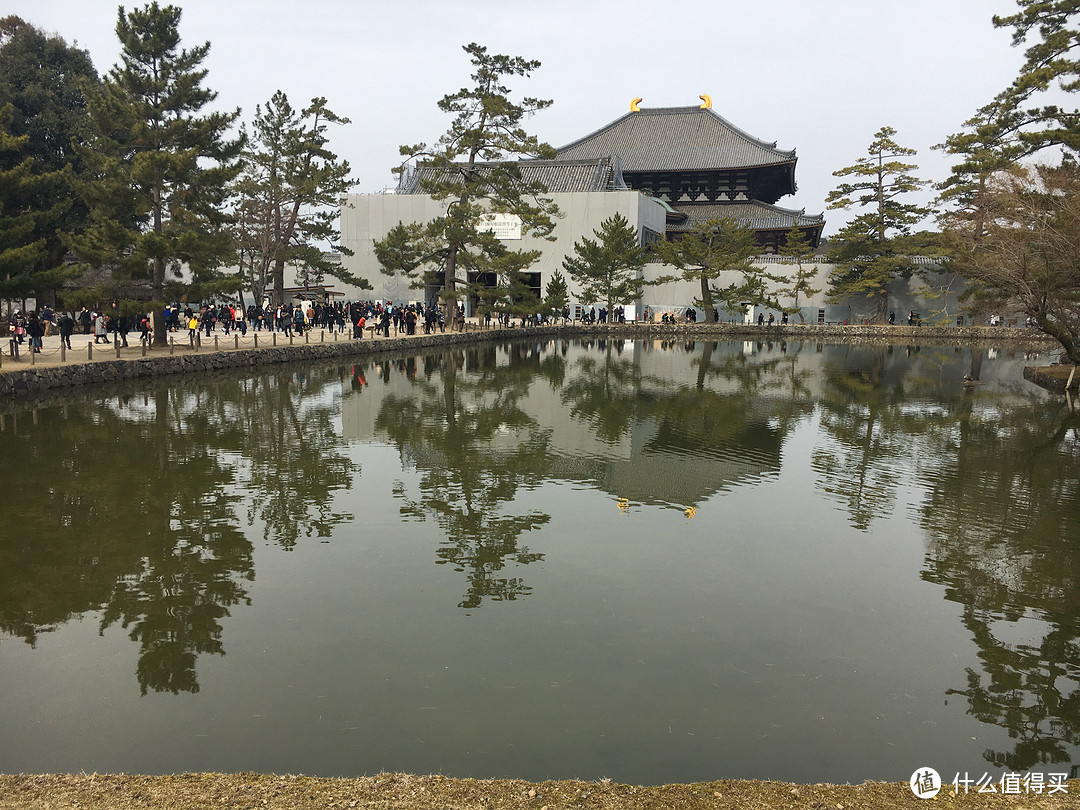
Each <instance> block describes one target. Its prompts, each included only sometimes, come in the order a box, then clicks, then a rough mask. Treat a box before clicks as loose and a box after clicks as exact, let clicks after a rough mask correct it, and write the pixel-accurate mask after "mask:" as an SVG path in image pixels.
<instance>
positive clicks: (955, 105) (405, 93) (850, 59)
mask: <svg viewBox="0 0 1080 810" xmlns="http://www.w3.org/2000/svg"><path fill="white" fill-rule="evenodd" d="M163 4H164V3H163ZM176 4H177V5H180V6H181V7H182V8H183V9H184V13H183V17H182V18H181V22H180V34H181V37H182V42H183V43H184V44H185V45H187V46H191V45H195V44H199V43H202V42H205V41H209V42H210V43H211V50H210V55H209V57H208V59H207V61H206V62H205V67H206V68H207V69H208V70H209V75H208V77H207V80H206V86H207V87H209V88H210V89H212V90H216V91H217V92H218V94H219V96H218V102H217V103H218V105H219V106H221V107H223V108H235V107H240V108H242V111H243V113H242V115H243V117H244V119H245V120H249V119H250V117H251V114H252V113H253V112H254V109H255V105H256V104H258V103H262V102H265V101H266V100H267V99H269V98H270V96H271V95H273V93H274V92H275V91H276V90H278V89H281V90H284V91H285V93H286V94H287V95H288V96H289V100H290V101H291V102H292V103H293V105H294V106H295V107H298V108H299V107H302V106H303V105H304V104H305V102H307V101H308V100H310V99H311V98H312V97H314V96H325V97H326V98H327V99H328V100H329V105H330V108H331V109H333V110H334V111H336V112H337V113H339V114H340V115H344V116H347V117H349V118H350V119H352V123H351V124H349V125H348V126H345V127H341V128H340V129H336V130H334V131H333V132H332V133H331V148H333V149H334V150H335V151H336V152H337V153H338V154H339V155H341V156H342V157H343V158H345V159H347V160H348V161H349V163H350V164H351V165H352V168H353V174H354V177H355V178H356V179H358V180H359V184H358V186H357V187H356V190H357V191H360V192H371V191H378V190H380V189H382V188H384V187H386V186H391V185H393V182H394V181H393V178H392V176H391V174H390V169H391V167H393V166H394V165H396V164H397V163H398V161H399V156H398V146H399V145H401V144H404V143H417V142H421V141H426V142H431V141H434V140H435V139H436V138H438V136H439V135H441V134H442V133H443V132H444V131H445V130H446V127H447V124H448V119H447V118H446V117H445V116H444V115H443V114H442V113H440V112H439V110H438V108H437V107H436V102H437V101H438V99H439V98H441V97H442V96H443V95H445V94H447V93H450V92H454V91H456V90H457V89H459V88H460V87H463V86H465V85H466V84H467V83H468V75H469V67H470V66H469V63H468V61H467V57H466V55H465V53H464V52H463V51H462V50H461V46H462V45H464V44H466V43H468V42H472V41H476V42H479V43H480V44H482V45H485V46H486V47H487V48H488V51H489V52H491V53H505V54H510V55H514V56H523V57H526V58H528V59H537V60H539V61H540V62H541V63H542V66H541V68H540V69H539V71H537V72H536V73H535V74H534V75H533V77H532V78H531V79H528V80H517V81H516V82H515V83H514V85H513V86H514V90H515V93H516V94H517V97H520V95H521V94H526V95H530V96H535V97H539V98H550V99H552V100H553V101H554V104H553V105H552V106H551V107H550V108H549V109H547V110H545V111H544V112H541V113H539V114H537V115H536V116H535V117H533V118H532V119H531V120H530V121H529V122H528V124H527V126H528V128H529V129H530V131H532V132H534V133H535V134H536V135H538V136H539V137H540V138H541V139H543V140H546V141H547V142H549V143H550V144H552V145H553V146H556V147H558V146H562V145H564V144H567V143H569V142H570V141H573V140H575V139H577V138H578V137H581V136H582V135H586V134H588V133H590V132H592V131H593V130H595V129H598V128H599V127H601V126H603V125H605V124H607V123H608V122H610V121H612V120H614V119H615V118H618V117H619V116H621V115H623V113H625V112H626V111H627V110H628V109H629V103H630V100H631V99H632V98H634V97H636V96H641V97H642V98H643V101H642V102H641V106H642V107H667V106H686V105H697V104H700V101H699V100H698V95H699V94H702V93H708V94H710V95H711V96H712V98H713V108H714V109H715V111H716V112H718V113H719V114H720V115H722V116H724V117H725V118H727V119H728V120H729V121H731V122H732V123H733V124H735V125H736V126H739V127H741V128H742V129H744V130H745V131H747V132H748V133H750V134H751V135H753V136H755V137H757V138H760V139H762V140H766V141H770V142H771V141H776V142H777V145H778V146H779V147H780V148H782V149H795V150H797V155H798V158H799V162H798V164H797V166H796V174H795V177H796V181H797V182H798V186H799V191H798V193H797V194H796V195H794V196H793V197H786V198H784V199H782V200H780V202H779V204H780V205H782V206H785V207H788V208H805V209H806V211H807V212H808V213H812V214H813V213H819V212H822V211H824V210H825V196H826V195H827V194H828V192H829V191H830V190H832V189H833V188H834V187H835V185H836V183H837V178H834V177H833V176H832V172H833V171H835V170H836V169H839V168H841V167H843V166H847V165H850V164H851V163H853V162H854V161H855V159H856V158H858V157H860V156H862V155H864V154H866V149H867V147H868V146H869V144H870V141H871V140H872V139H873V135H874V133H875V132H876V131H877V130H878V129H879V128H880V127H881V126H883V125H889V126H891V127H893V128H894V129H896V130H897V136H896V139H897V141H898V142H899V143H900V144H902V145H904V146H909V147H911V148H914V149H916V150H918V155H916V156H915V157H914V158H913V159H912V162H914V163H917V164H918V165H919V166H920V170H919V171H918V172H917V175H918V176H920V177H923V178H925V179H929V180H933V181H938V180H941V179H943V178H944V177H945V176H946V175H947V173H948V167H949V163H950V162H949V160H948V157H947V156H944V155H942V154H941V153H940V152H936V151H935V152H931V151H930V147H931V146H932V145H933V144H936V143H940V142H941V141H942V140H944V139H945V137H946V136H948V135H949V134H951V133H953V132H955V131H957V130H958V129H959V128H960V125H961V124H962V123H963V121H964V120H966V119H967V118H969V117H970V116H971V115H972V114H973V113H974V112H975V110H976V109H977V108H978V107H980V106H981V105H983V104H985V103H986V102H988V101H990V100H991V99H992V98H993V96H994V95H995V94H997V93H998V92H999V91H1000V90H1002V89H1003V88H1004V87H1005V86H1006V85H1007V84H1008V83H1009V82H1010V81H1011V80H1012V78H1013V77H1014V76H1015V75H1016V72H1017V70H1018V68H1019V66H1020V64H1021V62H1022V56H1023V55H1022V51H1021V50H1020V49H1016V48H1012V47H1011V46H1010V44H1009V43H1010V32H1009V31H1007V30H1004V29H1002V30H999V29H995V28H994V27H993V25H992V24H991V22H990V18H991V16H992V15H993V14H995V13H996V14H1010V13H1012V12H1013V11H1014V10H1015V8H1016V6H1015V3H1014V2H1013V0H904V2H893V0H817V2H805V0H801V1H796V0H771V1H770V2H763V1H762V0H713V1H712V2H705V1H704V0H680V2H678V3H672V2H668V1H667V0H655V1H654V2H650V3H646V2H640V0H623V1H622V2H614V1H613V0H600V1H599V2H592V1H591V0H576V1H572V0H545V2H542V3H541V2H526V1H525V0H520V1H515V0H501V2H496V1H495V0H461V1H460V2H455V1H454V0H442V1H441V2H433V1H432V0H413V2H410V3H403V2H398V3H394V2H386V1H385V0H379V2H371V1H370V0H352V2H347V0H308V2H297V0H262V1H261V2H259V1H257V0H180V2H178V3H176ZM136 5H140V4H132V3H129V4H128V5H127V7H128V8H133V7H135V6H136ZM4 13H6V14H17V15H19V16H20V17H22V18H23V19H25V20H27V21H28V22H31V23H33V24H34V25H36V26H38V27H39V28H42V29H44V30H46V31H49V32H55V33H57V34H59V35H60V36H62V37H64V39H66V40H67V41H68V42H69V43H70V42H76V43H78V45H79V46H80V47H83V48H85V49H87V50H88V51H89V52H90V55H91V57H92V58H93V60H94V64H95V66H96V67H97V69H98V71H99V72H101V73H105V72H106V71H108V69H109V68H111V67H112V66H113V65H114V64H115V63H116V61H117V59H118V55H119V44H118V42H117V39H116V35H115V26H116V13H117V4H116V3H113V2H106V1H105V0H8V2H7V4H6V9H5V12H4ZM825 213H826V222H827V224H826V229H825V234H826V236H829V235H831V234H833V233H834V232H835V230H836V228H837V227H838V226H839V225H841V224H842V223H843V222H844V221H846V219H847V218H848V217H849V216H850V215H848V214H845V213H844V212H841V211H835V212H828V211H826V212H825Z"/></svg>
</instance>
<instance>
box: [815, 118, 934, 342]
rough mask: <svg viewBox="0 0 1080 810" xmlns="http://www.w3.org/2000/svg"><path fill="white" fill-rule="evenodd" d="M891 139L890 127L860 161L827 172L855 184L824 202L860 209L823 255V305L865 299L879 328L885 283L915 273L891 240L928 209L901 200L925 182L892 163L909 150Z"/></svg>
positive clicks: (906, 231)
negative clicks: (829, 265) (827, 268)
mask: <svg viewBox="0 0 1080 810" xmlns="http://www.w3.org/2000/svg"><path fill="white" fill-rule="evenodd" d="M895 134H896V130H894V129H893V128H892V127H882V128H881V129H880V130H878V131H877V133H875V135H874V140H873V142H872V143H871V144H870V147H869V149H868V150H867V155H866V156H865V157H860V158H858V159H857V160H856V161H855V163H854V164H853V165H851V166H846V167H844V168H843V169H838V170H837V171H835V172H833V176H835V177H848V176H853V177H854V178H855V181H854V182H851V183H841V184H840V185H839V186H837V187H836V189H834V190H833V191H831V192H830V193H829V196H828V197H827V198H826V199H827V201H828V203H829V208H830V209H836V208H842V209H845V210H848V209H851V208H860V209H864V213H861V214H859V215H857V216H856V217H855V218H854V219H853V220H852V221H851V222H849V223H848V224H847V225H845V226H844V227H843V228H841V229H840V231H839V233H838V234H837V236H836V239H835V240H834V247H833V249H832V250H831V251H830V252H829V258H830V259H831V260H832V261H833V262H834V264H835V268H834V269H833V271H832V272H831V273H830V274H829V300H830V301H833V302H836V301H842V300H846V299H848V298H853V297H859V296H862V297H865V298H868V299H870V300H871V301H873V303H874V318H875V320H876V321H878V322H880V323H884V322H885V319H886V316H887V313H888V309H889V282H890V281H891V280H892V279H894V278H896V277H898V276H901V275H906V274H910V273H911V272H912V271H913V270H914V269H915V265H914V263H913V262H912V261H911V259H910V257H908V256H906V255H904V254H902V253H898V252H897V251H896V250H895V247H896V245H895V240H896V238H897V237H900V236H905V235H907V234H909V233H910V232H911V227H912V226H913V225H915V224H917V223H919V222H920V221H921V220H922V219H924V218H925V217H926V216H927V215H929V213H930V209H929V208H926V207H924V206H919V205H915V204H914V203H909V202H905V197H906V195H909V194H912V193H914V192H917V191H919V190H920V189H922V188H923V187H924V186H926V185H927V183H926V181H925V180H920V179H918V178H917V177H915V176H913V175H912V174H911V172H912V171H913V170H915V169H917V168H918V166H916V165H915V164H913V163H905V162H903V161H901V160H898V158H902V157H906V156H908V155H914V154H915V150H913V149H908V148H906V147H903V146H899V145H898V144H897V143H896V142H895V141H894V140H893V136H894V135H895Z"/></svg>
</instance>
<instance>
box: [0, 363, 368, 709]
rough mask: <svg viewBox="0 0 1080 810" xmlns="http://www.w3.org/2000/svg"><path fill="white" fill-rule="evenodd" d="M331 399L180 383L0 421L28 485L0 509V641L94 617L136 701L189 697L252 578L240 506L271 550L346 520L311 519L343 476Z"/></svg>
mask: <svg viewBox="0 0 1080 810" xmlns="http://www.w3.org/2000/svg"><path fill="white" fill-rule="evenodd" d="M339 388H340V376H339V374H338V373H337V372H336V371H334V370H333V369H327V370H325V371H322V372H311V371H308V370H305V372H304V373H303V374H295V375H293V374H289V373H285V372H281V371H278V372H276V373H275V374H273V375H265V376H261V377H260V376H257V377H253V378H249V379H234V378H231V377H227V378H221V379H217V378H214V379H211V380H206V379H202V378H197V377H193V378H186V379H185V381H184V385H183V387H182V388H181V387H179V386H178V387H175V388H173V387H171V386H170V385H169V384H167V383H162V384H157V385H155V386H154V387H153V388H152V389H151V390H149V391H148V392H147V393H145V394H142V395H140V396H125V395H121V396H120V397H119V399H117V398H115V397H112V398H110V399H109V400H104V401H92V400H89V399H80V398H78V397H72V399H71V401H70V402H69V403H68V404H66V405H65V406H64V407H63V409H61V408H42V409H40V410H38V411H36V412H34V415H33V417H31V415H30V414H28V413H20V414H16V415H14V416H8V417H5V429H4V430H2V431H0V453H3V456H4V457H5V458H9V459H18V460H19V461H20V463H21V464H22V465H23V468H24V469H27V470H32V471H33V474H32V475H26V476H23V475H13V476H10V477H9V480H7V481H6V484H5V486H6V492H5V497H4V498H2V499H0V525H3V526H5V527H7V528H9V529H11V530H10V531H6V530H5V531H4V532H0V630H3V631H5V632H8V633H11V634H13V635H16V636H18V637H20V638H23V639H25V640H26V641H27V642H28V643H31V644H33V643H35V642H36V640H37V638H38V635H39V634H40V633H42V632H45V631H48V630H50V629H52V628H54V627H56V626H57V625H59V624H61V623H62V622H65V621H67V620H68V619H70V618H72V617H74V616H77V615H80V614H82V613H85V612H88V611H96V610H100V611H102V618H101V628H102V630H104V629H105V628H106V627H108V626H110V625H111V624H113V623H120V624H121V625H122V626H123V627H125V628H127V629H128V631H129V632H130V635H131V638H132V639H133V640H135V641H138V642H139V644H140V650H141V652H140V656H139V664H138V680H139V685H140V687H141V689H142V691H143V692H144V693H145V692H147V691H150V690H154V691H169V692H173V693H177V692H180V691H197V690H198V681H197V679H196V675H195V664H196V659H197V656H198V655H199V654H201V653H218V654H222V653H223V652H224V647H223V644H222V640H221V632H222V629H221V624H220V622H221V620H222V618H223V617H225V616H226V615H228V610H229V608H230V607H231V606H233V605H235V604H238V603H241V602H244V601H246V600H247V592H246V586H245V585H244V581H245V580H248V579H251V578H253V577H254V572H253V570H252V558H251V554H252V549H251V543H250V542H249V541H248V539H247V537H246V536H245V535H244V533H243V532H242V531H241V530H240V528H239V520H238V518H237V515H236V508H237V503H238V501H239V499H240V497H241V495H242V494H243V493H244V492H245V491H246V492H247V493H249V494H250V497H251V500H252V502H253V504H255V505H254V506H252V508H251V509H252V514H251V515H249V519H251V520H253V519H254V518H255V517H258V518H260V519H262V520H263V521H264V522H265V532H266V535H267V537H272V538H273V539H274V540H276V541H277V542H278V543H280V544H281V545H283V546H285V547H290V546H291V545H292V544H294V543H295V542H296V538H297V537H298V536H299V535H300V534H301V533H302V532H305V533H307V534H311V533H312V532H314V531H318V532H319V533H320V534H321V535H322V534H329V532H330V528H331V527H332V525H334V524H335V523H337V522H340V521H342V520H346V519H348V517H349V516H348V515H339V514H336V513H333V512H330V511H329V508H328V506H327V504H328V503H329V501H330V498H331V495H332V492H333V490H334V489H337V488H341V487H348V486H350V484H351V478H352V475H353V474H354V472H355V470H354V465H352V463H351V462H349V461H348V460H347V459H345V458H343V457H341V456H340V455H339V454H338V453H336V452H335V451H334V444H335V438H334V437H335V436H336V430H335V429H334V427H333V424H332V418H333V414H334V413H335V412H336V405H335V404H334V403H333V402H332V401H331V400H329V399H328V397H327V396H326V392H327V391H332V390H337V389H339ZM31 419H33V420H34V421H36V422H38V423H39V424H38V425H37V427H36V428H35V429H34V430H33V433H32V436H33V440H32V441H31V440H30V436H31V433H30V431H28V430H26V429H23V428H22V427H21V425H22V424H23V423H24V422H26V421H30V420H31ZM41 423H44V424H41ZM46 470H50V471H52V473H51V475H52V476H55V477H57V478H62V479H63V480H62V482H60V481H58V482H57V485H56V486H55V488H54V489H48V490H42V489H41V488H40V487H41V482H42V481H43V480H48V478H49V475H48V474H45V473H44V472H43V471H46ZM9 496H10V497H9Z"/></svg>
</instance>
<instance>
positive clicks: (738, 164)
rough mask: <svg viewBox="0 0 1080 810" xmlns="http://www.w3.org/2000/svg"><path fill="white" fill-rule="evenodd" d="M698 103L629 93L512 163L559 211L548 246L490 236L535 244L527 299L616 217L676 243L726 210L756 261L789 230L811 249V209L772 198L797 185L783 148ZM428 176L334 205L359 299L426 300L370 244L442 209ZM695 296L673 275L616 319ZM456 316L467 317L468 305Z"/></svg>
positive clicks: (510, 235) (504, 235)
mask: <svg viewBox="0 0 1080 810" xmlns="http://www.w3.org/2000/svg"><path fill="white" fill-rule="evenodd" d="M701 99H702V100H703V102H704V103H702V104H700V105H694V106H691V107H662V108H641V107H640V106H639V102H640V99H635V100H634V101H633V102H631V105H630V112H628V113H627V114H626V115H623V116H622V117H621V118H618V119H616V120H615V121H613V122H611V123H610V124H607V125H606V126H604V127H601V128H600V129H598V130H596V131H595V132H593V133H591V134H589V135H586V136H584V137H582V138H580V139H578V140H576V141H574V142H572V143H570V144H567V145H566V146H564V147H562V148H561V149H559V150H558V152H557V156H556V158H555V159H554V160H547V161H545V160H525V161H521V163H520V167H521V171H522V175H523V177H524V178H525V179H527V180H540V181H542V182H543V184H544V185H545V186H546V187H547V189H548V194H546V195H545V196H547V197H550V198H552V199H553V200H554V201H555V203H556V204H557V205H558V206H559V208H560V209H561V211H562V212H563V216H562V218H560V219H559V220H557V222H556V227H555V231H554V234H553V236H554V241H547V240H542V239H537V238H534V237H531V236H529V235H528V234H522V232H521V229H520V227H518V228H517V229H516V230H515V228H514V227H513V222H512V221H511V222H506V223H501V224H502V226H503V227H502V228H501V229H500V230H498V231H496V233H497V235H498V236H499V238H500V239H503V240H505V241H507V242H508V246H511V247H513V248H515V249H523V250H532V249H538V250H540V251H541V253H542V255H541V258H540V259H539V260H538V261H537V262H536V264H534V265H533V266H532V268H531V286H532V288H533V290H534V291H535V292H536V293H537V294H538V295H542V293H543V290H544V287H545V285H546V284H547V281H548V279H549V278H550V277H551V275H552V274H553V273H554V272H556V271H557V270H560V269H561V267H562V262H563V259H564V258H565V257H566V256H568V255H571V254H572V253H573V251H574V244H575V242H579V241H581V240H582V239H583V238H595V235H594V231H596V230H598V229H599V228H600V224H601V223H602V222H603V221H604V220H605V219H607V218H609V217H611V216H612V215H614V214H616V213H620V214H622V215H623V216H624V217H625V218H626V219H627V220H628V221H629V222H630V223H631V224H632V225H634V227H635V228H636V229H637V232H638V235H639V238H640V240H641V243H642V244H649V243H652V242H656V241H658V240H660V239H664V238H667V239H671V238H678V235H679V234H680V233H681V232H685V231H688V230H690V229H692V228H693V227H694V225H695V223H697V222H701V221H705V220H708V219H713V218H720V217H730V218H733V219H735V220H736V221H738V222H739V223H741V224H745V225H749V226H750V227H752V228H753V229H754V231H755V232H756V235H757V241H758V243H759V244H760V246H761V252H762V255H763V257H764V258H763V260H764V259H767V258H768V255H769V254H774V253H776V252H777V249H778V247H779V246H780V245H782V244H783V242H784V239H785V235H786V234H787V232H788V231H790V230H791V229H792V228H793V227H798V228H800V229H801V230H803V231H804V232H805V234H806V235H807V237H808V240H809V242H810V244H811V245H813V246H815V247H816V246H817V245H818V243H819V241H820V239H821V231H822V228H823V227H824V224H825V223H824V218H823V217H822V215H820V214H817V215H807V214H806V213H805V211H803V210H790V209H787V208H782V207H780V206H778V205H776V203H777V201H778V200H780V199H782V198H783V197H786V196H788V195H791V194H794V193H795V190H796V185H795V163H796V157H795V152H794V150H792V151H785V150H782V149H778V148H777V147H776V144H775V143H767V142H765V141H761V140H758V139H757V138H754V137H752V136H751V135H749V134H747V133H746V132H744V131H742V130H741V129H739V128H738V127H736V126H735V125H733V124H731V123H730V122H729V121H727V120H726V119H725V118H723V117H722V116H720V115H718V114H717V113H716V112H714V111H713V109H712V102H711V100H710V99H709V97H708V96H701ZM428 171H430V169H428V168H425V167H424V166H423V165H421V166H420V167H418V168H416V169H415V170H414V171H412V172H410V173H406V174H403V175H402V177H401V179H400V182H399V185H398V188H397V189H396V191H395V192H394V193H386V194H366V195H365V194H353V195H349V196H348V197H347V199H346V201H345V204H344V205H343V206H342V212H341V234H342V244H343V245H345V246H346V247H348V248H350V249H351V250H352V251H353V254H354V255H352V256H347V257H346V258H345V263H346V266H347V267H348V269H349V270H350V271H351V272H353V273H354V274H356V275H359V276H362V277H364V278H366V279H368V281H369V282H371V283H372V285H373V286H374V287H375V289H374V291H372V292H365V293H363V295H364V297H371V298H374V299H378V300H392V301H403V300H415V299H427V300H429V301H430V300H433V299H434V297H435V296H436V295H437V290H435V289H432V290H428V291H426V293H421V292H420V291H417V290H410V289H409V287H408V284H409V282H408V280H407V279H404V278H397V277H388V276H386V275H383V274H382V273H381V272H380V269H379V265H378V262H377V260H376V259H375V255H374V252H373V249H372V248H373V244H374V242H375V241H376V240H379V239H382V238H383V237H384V236H385V235H386V234H387V232H388V231H389V230H390V228H392V227H394V226H395V225H397V224H398V223H399V222H406V223H408V222H424V221H427V220H430V219H432V218H434V217H436V216H439V215H440V214H442V213H443V212H445V210H446V202H444V201H437V200H433V199H432V198H431V197H429V196H428V195H426V194H425V193H423V191H422V188H421V181H422V180H423V178H424V177H425V176H426V175H425V173H426V172H428ZM511 219H512V218H511ZM519 224H520V223H519ZM668 270H670V268H668ZM654 272H655V273H657V275H662V274H663V266H662V265H658V264H657V265H650V269H648V270H646V275H652V274H653V273H654ZM473 280H475V279H470V281H473ZM481 281H488V280H487V279H482V280H481ZM490 281H494V280H493V279H492V280H490ZM567 281H568V283H569V284H570V295H571V300H572V301H573V303H574V305H575V307H576V304H577V301H576V295H577V293H578V292H579V291H578V290H577V289H575V287H574V285H573V281H572V279H569V278H568V279H567ZM696 295H697V291H696V290H695V289H694V288H693V286H692V285H690V284H687V283H683V282H672V283H669V284H665V285H663V286H660V287H651V288H649V289H648V290H647V292H646V293H645V296H644V298H643V300H641V301H638V302H636V303H635V305H633V306H628V307H627V315H628V317H633V314H634V313H640V312H641V311H642V310H643V309H644V307H646V306H648V307H649V308H650V309H651V310H652V311H653V312H658V311H660V310H664V309H671V310H685V309H686V308H687V307H689V306H691V302H692V301H693V299H694V298H695V297H696ZM807 303H809V302H807ZM815 306H816V305H815ZM466 311H467V314H473V313H472V312H471V311H470V307H469V306H466ZM816 311H817V310H816V309H815V313H816ZM734 315H735V313H728V317H731V316H734Z"/></svg>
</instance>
